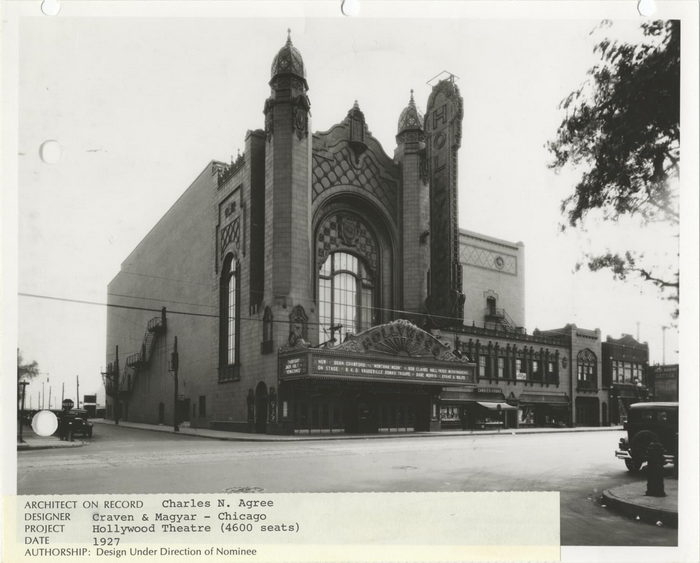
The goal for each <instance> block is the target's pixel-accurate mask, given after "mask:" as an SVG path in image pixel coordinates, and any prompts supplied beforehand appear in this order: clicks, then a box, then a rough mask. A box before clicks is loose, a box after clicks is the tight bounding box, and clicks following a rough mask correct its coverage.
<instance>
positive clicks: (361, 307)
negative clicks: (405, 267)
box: [318, 252, 374, 343]
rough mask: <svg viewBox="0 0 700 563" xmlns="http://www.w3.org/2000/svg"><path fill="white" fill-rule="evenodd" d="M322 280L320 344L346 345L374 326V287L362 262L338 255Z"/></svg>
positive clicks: (330, 259)
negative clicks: (350, 338)
mask: <svg viewBox="0 0 700 563" xmlns="http://www.w3.org/2000/svg"><path fill="white" fill-rule="evenodd" d="M318 278H319V279H318V289H319V291H318V296H319V301H318V302H319V342H327V341H335V342H336V343H338V342H343V341H344V340H345V337H346V336H347V335H348V334H357V333H358V332H362V331H363V330H366V329H368V328H370V327H371V326H372V314H373V309H374V305H373V304H374V283H373V281H372V279H371V276H370V274H369V272H368V271H367V268H366V267H365V265H364V264H363V263H362V261H361V260H360V259H358V258H357V257H356V256H353V255H352V254H348V253H346V252H334V253H333V254H331V255H329V256H328V258H326V261H325V262H324V263H323V265H322V266H321V270H320V272H319V276H318Z"/></svg>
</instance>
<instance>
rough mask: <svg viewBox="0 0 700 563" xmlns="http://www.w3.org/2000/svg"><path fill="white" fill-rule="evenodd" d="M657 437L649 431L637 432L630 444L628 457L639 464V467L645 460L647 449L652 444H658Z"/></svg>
mask: <svg viewBox="0 0 700 563" xmlns="http://www.w3.org/2000/svg"><path fill="white" fill-rule="evenodd" d="M658 441H659V437H658V436H657V435H656V434H654V433H653V432H652V431H651V430H641V431H639V432H637V433H636V434H635V435H634V436H633V437H632V441H631V442H630V455H631V456H632V459H633V460H634V461H636V462H637V463H639V465H640V467H641V465H642V463H643V462H644V461H646V459H647V448H648V447H649V444H651V443H652V442H658Z"/></svg>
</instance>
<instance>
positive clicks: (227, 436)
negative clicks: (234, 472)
mask: <svg viewBox="0 0 700 563" xmlns="http://www.w3.org/2000/svg"><path fill="white" fill-rule="evenodd" d="M93 422H94V423H96V424H111V425H114V422H113V421H109V420H93ZM118 426H121V427H123V428H131V429H135V430H147V431H151V432H164V433H168V434H176V435H180V436H193V437H196V438H207V439H210V440H222V441H228V442H275V443H280V442H324V441H329V440H336V441H337V440H380V439H388V438H440V437H442V438H447V437H465V436H517V435H522V436H527V435H529V434H564V433H571V432H591V431H593V432H620V431H621V428H619V427H590V428H588V427H586V428H584V427H579V428H566V429H556V430H555V429H548V428H542V429H533V430H527V431H525V432H518V431H517V429H506V430H503V431H501V432H498V431H489V430H486V431H476V432H468V431H464V432H449V431H448V432H442V431H436V432H396V433H393V434H392V433H388V434H357V435H349V434H337V435H335V436H334V435H332V434H323V435H298V434H297V435H293V436H286V435H285V436H279V437H272V436H274V435H271V434H264V435H261V436H266V437H265V438H262V437H261V438H257V437H255V435H246V436H240V435H236V434H238V433H236V432H226V431H225V430H220V431H217V432H221V435H216V436H212V435H207V434H200V433H198V432H191V431H188V430H189V429H188V430H183V429H180V431H179V432H175V431H174V430H173V429H172V428H171V427H165V428H164V427H160V426H154V425H147V424H141V423H138V425H131V424H130V423H129V422H128V421H125V422H122V423H121V424H119V425H118ZM197 430H203V431H205V432H206V431H208V429H207V428H202V429H197Z"/></svg>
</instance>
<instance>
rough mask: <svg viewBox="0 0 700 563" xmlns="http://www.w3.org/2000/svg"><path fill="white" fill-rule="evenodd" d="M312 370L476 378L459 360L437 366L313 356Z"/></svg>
mask: <svg viewBox="0 0 700 563" xmlns="http://www.w3.org/2000/svg"><path fill="white" fill-rule="evenodd" d="M312 371H313V373H314V374H315V375H319V376H324V375H335V376H347V377H371V378H373V379H394V380H396V379H405V380H413V381H424V382H429V381H434V382H449V383H458V384H462V383H472V382H473V381H474V372H473V370H472V369H469V368H466V367H462V366H460V365H459V364H456V365H454V366H436V365H422V364H418V363H408V362H397V361H382V360H375V359H369V360H362V359H359V358H348V357H318V356H314V357H313V358H312Z"/></svg>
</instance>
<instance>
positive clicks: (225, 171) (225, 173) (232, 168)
mask: <svg viewBox="0 0 700 563" xmlns="http://www.w3.org/2000/svg"><path fill="white" fill-rule="evenodd" d="M244 164H245V157H244V156H243V155H242V154H241V153H238V156H237V157H236V160H235V161H231V163H230V164H223V165H221V166H220V167H219V168H218V170H217V185H218V187H219V188H220V187H221V186H223V185H224V184H225V183H226V182H228V181H229V179H230V178H231V177H232V176H234V175H235V174H236V172H238V171H239V170H240V169H241V168H243V165H244Z"/></svg>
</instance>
